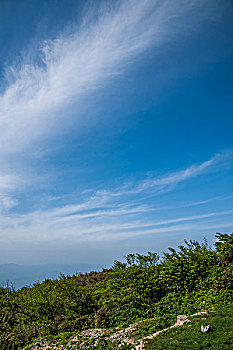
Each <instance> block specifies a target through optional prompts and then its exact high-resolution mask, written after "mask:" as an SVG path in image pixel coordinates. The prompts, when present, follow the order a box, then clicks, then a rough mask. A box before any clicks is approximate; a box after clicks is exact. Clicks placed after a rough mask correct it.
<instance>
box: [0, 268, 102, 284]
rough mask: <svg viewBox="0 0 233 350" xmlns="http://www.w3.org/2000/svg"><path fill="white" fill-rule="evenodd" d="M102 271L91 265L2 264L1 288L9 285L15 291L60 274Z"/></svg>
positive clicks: (0, 271) (0, 270)
mask: <svg viewBox="0 0 233 350" xmlns="http://www.w3.org/2000/svg"><path fill="white" fill-rule="evenodd" d="M100 269H101V266H100V265H90V264H38V265H18V264H13V263H12V264H0V286H5V285H6V284H7V283H8V284H10V285H12V286H13V287H14V288H15V289H19V288H22V287H25V286H31V285H32V284H33V283H35V282H38V281H39V282H42V281H43V280H45V279H46V278H50V279H51V278H57V277H58V276H59V275H60V273H61V274H64V275H73V274H76V273H79V272H82V273H85V272H90V271H93V270H94V271H98V270H100Z"/></svg>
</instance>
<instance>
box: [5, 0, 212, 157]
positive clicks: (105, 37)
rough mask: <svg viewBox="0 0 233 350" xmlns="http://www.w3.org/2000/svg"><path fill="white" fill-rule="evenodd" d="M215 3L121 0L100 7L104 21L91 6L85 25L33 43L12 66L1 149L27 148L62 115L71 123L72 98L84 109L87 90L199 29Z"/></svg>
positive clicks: (7, 74)
mask: <svg viewBox="0 0 233 350" xmlns="http://www.w3.org/2000/svg"><path fill="white" fill-rule="evenodd" d="M108 5H109V4H108ZM215 6H216V2H215V1H214V2H213V1H206V2H205V6H203V4H202V2H201V1H199V0H191V1H183V0H165V1H159V0H153V1H152V0H134V1H133V0H129V1H120V2H119V4H118V3H117V5H115V6H113V8H112V9H111V8H109V6H108V7H107V8H105V7H103V8H101V9H99V13H100V15H99V17H98V16H97V17H98V18H94V17H95V16H96V14H95V16H93V14H91V15H90V12H91V11H90V10H89V11H90V12H89V15H86V17H85V18H83V22H82V24H81V25H80V24H79V25H73V26H72V27H71V28H70V29H68V28H67V29H66V30H65V31H64V32H63V33H60V34H58V36H57V38H56V39H54V40H49V39H48V40H47V41H44V42H41V43H38V45H37V47H38V50H37V51H36V50H35V47H33V52H26V54H24V55H22V60H21V64H20V65H19V64H17V65H14V64H13V65H12V66H11V67H8V69H6V77H7V82H8V83H7V84H6V85H7V87H6V89H5V91H4V92H3V93H2V95H1V96H0V140H1V142H0V146H1V148H0V152H1V153H4V152H8V151H16V150H17V151H18V150H21V149H22V148H25V147H26V148H27V147H28V144H29V143H30V141H32V140H35V139H37V138H38V137H43V135H44V134H46V133H53V132H54V129H56V128H58V126H57V124H58V120H60V124H62V125H64V124H65V123H66V121H65V120H64V119H65V118H63V111H64V110H65V111H66V114H65V115H66V119H67V118H68V117H69V107H70V106H71V105H72V103H73V102H74V101H75V103H76V104H77V103H79V105H78V107H77V108H78V109H81V108H82V106H81V105H80V98H81V97H82V96H83V95H86V94H87V93H91V92H92V91H93V90H95V89H99V88H101V87H103V85H104V84H105V83H106V81H107V80H109V79H111V78H114V77H115V76H117V75H119V74H121V73H122V72H123V71H124V67H125V66H128V65H130V63H131V62H132V60H133V59H134V58H136V57H137V56H138V55H139V54H140V53H142V52H144V51H145V50H146V49H148V48H149V47H150V46H153V47H156V46H157V47H158V48H159V47H161V46H163V45H164V43H166V42H167V41H169V40H171V39H172V40H174V38H178V37H179V38H180V37H182V36H184V35H186V34H184V33H187V32H189V31H192V30H194V28H195V29H196V28H197V27H198V25H199V24H200V22H201V20H202V19H203V17H205V18H208V17H211V16H210V13H212V12H211V9H212V7H215ZM194 23H195V25H194ZM158 52H159V50H158ZM28 57H34V58H35V59H34V60H32V61H31V60H30V59H28ZM38 62H39V63H38ZM76 117H77V118H78V117H79V115H77V114H76ZM59 118H61V119H59ZM80 123H81V121H80Z"/></svg>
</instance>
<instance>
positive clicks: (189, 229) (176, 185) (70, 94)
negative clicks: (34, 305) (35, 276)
mask: <svg viewBox="0 0 233 350" xmlns="http://www.w3.org/2000/svg"><path fill="white" fill-rule="evenodd" d="M232 34H233V2H232V1H231V0H221V1H220V0H206V1H204V2H203V1H201V0H190V1H186V0H127V1H125V0H114V1H113V0H97V1H94V0H92V1H89V0H85V1H84V0H1V2H0V48H1V49H0V264H3V263H4V264H5V263H17V264H40V263H59V264H60V263H63V264H65V263H67V264H73V263H90V264H100V265H102V266H109V265H111V264H112V263H113V261H114V260H115V259H122V257H123V256H124V255H125V254H128V253H130V252H138V253H146V252H148V251H156V252H158V253H160V254H162V252H163V251H166V250H167V248H168V247H169V246H172V247H177V246H178V245H180V244H183V241H184V239H187V240H189V239H193V240H199V241H201V240H202V239H203V238H204V237H206V238H207V239H208V241H209V243H210V244H213V243H214V242H215V233H216V232H226V233H231V232H232V231H233V229H232V228H233V181H232V179H233V137H232V135H233V85H232V81H233V35H232Z"/></svg>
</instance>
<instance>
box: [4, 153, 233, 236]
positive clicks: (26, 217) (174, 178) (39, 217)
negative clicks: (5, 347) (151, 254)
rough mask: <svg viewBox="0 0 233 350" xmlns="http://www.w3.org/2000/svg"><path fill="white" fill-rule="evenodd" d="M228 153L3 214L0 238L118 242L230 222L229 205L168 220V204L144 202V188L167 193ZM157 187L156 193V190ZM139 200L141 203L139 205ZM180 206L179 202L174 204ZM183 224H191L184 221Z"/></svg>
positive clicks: (222, 160)
mask: <svg viewBox="0 0 233 350" xmlns="http://www.w3.org/2000/svg"><path fill="white" fill-rule="evenodd" d="M230 155H231V153H230V152H227V153H222V154H217V155H215V156H214V157H212V158H210V159H209V160H207V161H205V162H203V163H202V164H200V165H192V166H191V167H188V168H187V169H185V170H182V171H177V172H176V173H175V172H174V173H172V174H167V175H164V176H163V177H159V178H151V179H150V180H146V181H145V180H141V181H139V182H137V183H136V184H129V183H128V184H126V185H124V186H122V187H121V188H117V189H112V190H111V191H110V190H105V191H97V192H95V193H94V194H92V195H90V196H89V197H88V196H87V197H86V199H85V200H84V201H83V202H80V203H74V204H69V203H67V204H65V205H63V206H60V207H54V208H52V209H44V210H41V209H40V210H37V211H33V212H29V213H26V214H8V215H2V216H1V220H0V229H1V235H2V240H3V241H5V242H6V241H9V240H10V241H11V240H14V241H21V240H22V241H25V242H26V241H31V240H32V241H33V242H46V241H53V240H56V241H63V240H64V239H66V240H67V241H72V240H74V241H75V242H84V241H85V240H87V241H88V240H90V239H92V240H93V241H95V240H98V241H101V240H102V241H105V240H121V239H127V238H133V237H137V236H143V235H150V234H156V233H157V234H159V233H166V232H167V233H168V232H176V231H177V230H179V229H180V230H184V229H190V230H193V228H194V227H197V228H198V224H196V222H197V221H198V222H202V223H204V224H205V225H207V224H208V222H209V225H210V224H211V222H212V223H213V222H216V220H217V219H218V218H223V217H226V216H227V217H230V218H231V220H232V219H233V210H232V208H229V209H227V210H214V211H209V212H204V213H201V214H200V213H198V214H196V215H186V216H179V215H178V216H175V217H174V216H173V217H170V218H169V217H167V216H166V218H165V219H163V220H161V218H160V217H161V211H164V210H165V209H166V208H159V207H156V205H155V204H156V202H153V203H151V202H147V201H145V197H146V195H147V194H148V192H151V191H154V196H156V193H157V194H159V195H161V194H162V193H167V191H168V187H167V186H169V190H170V191H171V190H173V189H174V186H175V185H177V184H178V183H180V182H185V181H187V180H189V179H193V178H195V177H197V176H200V175H205V174H206V173H207V172H208V171H213V170H214V169H215V170H216V171H217V170H219V169H220V168H222V167H223V165H224V164H225V163H226V160H227V159H228V160H229V156H230ZM145 184H146V185H145ZM157 187H158V188H159V191H158V192H156V191H157ZM139 199H142V201H143V203H144V204H140V203H139V202H140V201H139ZM209 202H210V199H208V200H204V201H199V202H194V205H195V206H198V204H199V205H203V204H204V203H209ZM189 205H190V203H189ZM183 207H184V206H183V205H180V204H179V203H177V208H183ZM168 209H169V208H168ZM158 212H160V215H159V216H158V214H156V213H158ZM155 217H158V219H155ZM185 222H190V223H189V224H188V225H184V224H183V223H185ZM180 224H182V225H180ZM225 224H226V223H225ZM219 225H220V223H219V222H217V226H216V229H217V227H219ZM207 226H208V225H207ZM207 226H206V227H207ZM220 226H221V225H220ZM203 229H204V227H203Z"/></svg>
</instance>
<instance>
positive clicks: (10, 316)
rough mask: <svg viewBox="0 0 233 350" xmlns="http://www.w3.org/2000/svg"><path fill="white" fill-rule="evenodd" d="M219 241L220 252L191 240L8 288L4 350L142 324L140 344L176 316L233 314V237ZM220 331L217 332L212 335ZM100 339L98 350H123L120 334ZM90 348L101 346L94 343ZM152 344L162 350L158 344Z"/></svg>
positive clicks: (3, 297) (1, 320)
mask: <svg viewBox="0 0 233 350" xmlns="http://www.w3.org/2000/svg"><path fill="white" fill-rule="evenodd" d="M216 236H217V238H218V241H217V243H216V244H215V247H214V248H213V249H212V248H211V247H209V246H208V244H207V242H206V241H204V242H203V243H198V242H196V241H190V242H185V244H184V245H183V246H180V247H179V248H178V249H177V250H175V249H173V248H169V252H168V253H164V255H163V256H162V257H158V255H157V254H156V253H150V252H148V254H147V255H140V254H129V255H127V256H126V261H125V262H120V261H115V262H114V265H113V267H112V268H111V269H109V270H103V271H101V272H91V273H86V274H81V273H80V274H79V275H77V276H69V277H65V276H63V275H61V276H60V278H59V279H55V280H45V281H44V282H43V283H36V284H34V285H33V287H32V288H26V287H25V288H22V289H20V290H18V291H12V290H11V289H10V288H1V289H0V312H1V313H0V348H1V350H5V349H9V350H11V349H12V350H16V349H22V348H24V347H25V346H26V345H27V344H29V343H30V342H31V343H33V342H34V339H38V338H40V339H42V338H41V337H45V339H47V340H46V342H47V341H48V339H50V341H51V342H52V341H55V340H56V339H57V340H59V339H60V340H62V341H63V342H64V344H65V343H67V340H68V339H71V338H72V337H75V336H77V334H81V333H82V332H84V331H85V332H86V333H82V334H86V335H85V336H86V340H87V342H89V341H90V338H91V334H92V333H93V332H94V329H104V330H106V332H110V333H112V334H114V333H117V332H120V331H122V332H120V333H119V334H122V333H124V332H125V329H127V327H129V325H130V324H134V325H135V323H137V327H136V330H134V331H133V332H134V333H135V332H136V334H134V337H136V340H137V341H138V340H140V339H141V338H143V337H145V336H147V335H149V334H152V333H155V332H157V331H159V330H162V329H164V328H167V327H169V326H171V325H173V324H174V323H175V322H176V318H177V315H180V314H186V315H191V314H194V313H196V312H198V311H204V310H213V309H212V308H213V307H214V310H217V309H218V308H219V305H220V306H221V307H224V305H228V310H229V308H230V309H231V306H232V301H233V299H232V292H233V283H232V282H233V266H232V261H233V234H231V235H228V234H217V235H216ZM216 315H217V314H216ZM229 315H230V314H229ZM208 317H209V316H208ZM210 317H212V316H210ZM216 317H217V316H216ZM229 317H232V314H231V316H229ZM149 319H150V320H149ZM116 327H119V328H116ZM185 327H186V326H185ZM187 327H188V325H187ZM194 328H195V327H194ZM88 329H92V331H87V330H88ZM90 332H92V333H90ZM169 332H170V331H169ZM217 332H218V330H217V328H216V332H214V333H213V336H217V334H218V333H217ZM194 333H195V332H194ZM214 334H215V335H214ZM219 334H220V333H219ZM102 335H103V334H102ZM160 337H161V339H162V337H163V335H160V336H159V337H158V339H159V338H160ZM164 337H167V335H165V333H164ZM179 337H180V336H178V338H177V339H179ZM105 338H106V337H105ZM171 338H173V335H172V336H171ZM100 339H101V341H100V343H99V345H98V344H96V345H98V346H97V347H95V348H96V349H97V348H98V349H108V348H109V349H117V348H118V344H117V342H118V339H117V336H116V339H115V340H114V341H112V340H111V339H109V340H108V341H107V342H106V339H104V336H103V337H102V338H101V336H100ZM156 339H157V338H156ZM184 339H185V338H184ZM170 340H172V339H170ZM41 341H42V340H41ZM177 341H178V343H179V340H177ZM229 341H231V340H229ZM101 342H102V343H103V344H102V345H101ZM90 345H91V348H93V347H94V343H92V344H90ZM129 346H131V347H129ZM148 346H149V344H148ZM151 346H152V347H150V348H151V349H152V348H155V349H156V347H155V346H157V345H155V343H154V344H153V345H151ZM158 346H160V347H157V348H158V349H162V348H164V349H165V347H161V345H158ZM31 348H33V347H31ZM34 348H35V349H36V347H35V345H34ZM40 348H42V347H40ZM70 348H71V347H70ZM76 348H82V349H85V348H88V345H87V346H86V345H85V344H82V346H81V347H80V344H78V343H77V344H76ZM124 348H125V349H126V348H132V344H131V345H123V346H122V349H124ZM196 348H198V347H196ZM199 348H200V347H199ZM148 349H149V348H148ZM169 349H170V348H169Z"/></svg>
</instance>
